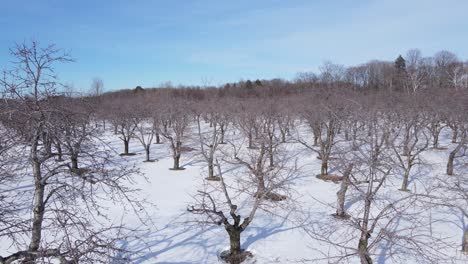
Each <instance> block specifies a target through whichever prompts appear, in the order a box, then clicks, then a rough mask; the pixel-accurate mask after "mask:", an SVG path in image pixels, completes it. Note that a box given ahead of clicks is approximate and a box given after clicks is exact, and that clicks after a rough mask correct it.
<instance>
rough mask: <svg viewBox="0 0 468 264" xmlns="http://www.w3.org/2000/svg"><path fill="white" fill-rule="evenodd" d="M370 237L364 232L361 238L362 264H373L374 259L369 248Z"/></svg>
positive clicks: (360, 252) (359, 248)
mask: <svg viewBox="0 0 468 264" xmlns="http://www.w3.org/2000/svg"><path fill="white" fill-rule="evenodd" d="M367 244H368V238H367V235H366V234H363V236H362V237H361V239H359V245H358V251H359V258H360V259H361V264H372V259H371V257H370V255H369V249H368V248H367Z"/></svg>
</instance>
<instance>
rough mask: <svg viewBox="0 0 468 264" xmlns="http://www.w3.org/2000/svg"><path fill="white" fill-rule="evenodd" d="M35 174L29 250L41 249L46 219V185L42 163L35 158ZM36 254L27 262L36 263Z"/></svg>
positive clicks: (33, 163) (27, 259)
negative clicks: (43, 225) (43, 226)
mask: <svg viewBox="0 0 468 264" xmlns="http://www.w3.org/2000/svg"><path fill="white" fill-rule="evenodd" d="M33 155H34V154H33ZM32 165H33V175H34V188H35V189H34V204H33V220H32V229H31V242H30V244H29V251H32V252H35V251H37V250H38V249H39V246H40V243H41V237H42V222H43V219H44V211H45V204H44V191H45V185H44V184H43V182H42V174H41V164H40V163H39V162H38V161H37V160H35V159H33V162H32ZM35 259H36V257H35V256H34V255H31V256H29V257H28V258H26V260H25V261H26V263H35Z"/></svg>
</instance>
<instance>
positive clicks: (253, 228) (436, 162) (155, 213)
mask: <svg viewBox="0 0 468 264" xmlns="http://www.w3.org/2000/svg"><path fill="white" fill-rule="evenodd" d="M449 142H450V140H449V135H448V134H447V135H445V134H444V135H442V136H441V145H442V146H447V147H448V149H447V150H428V151H426V152H424V153H423V155H422V157H423V160H424V163H425V164H424V165H422V166H419V167H418V168H416V169H414V170H413V173H412V176H411V184H410V189H413V190H414V188H415V186H418V185H423V184H427V183H430V182H431V181H433V179H434V177H442V178H443V177H448V176H447V175H445V165H446V159H447V156H448V151H449V150H450V149H451V148H452V145H451V143H449ZM166 143H167V142H166ZM189 144H191V146H192V147H194V148H195V149H199V148H198V145H197V143H196V142H195V140H193V141H192V142H191V143H189ZM286 144H287V145H288V149H289V150H288V151H290V155H294V156H295V157H297V158H298V161H299V167H300V170H299V171H298V172H297V173H298V174H300V175H298V177H297V179H296V181H295V182H294V186H293V189H294V192H293V196H294V199H291V200H294V203H292V202H285V203H287V204H286V206H282V207H281V208H277V209H275V210H273V212H271V211H270V212H264V211H259V212H258V214H257V215H256V217H255V219H254V221H253V222H252V224H251V225H250V226H249V227H248V228H247V230H246V231H245V232H243V233H242V238H241V242H242V245H243V248H245V249H247V250H249V251H251V252H252V253H253V254H254V258H253V259H252V260H250V262H252V263H302V262H309V263H328V260H319V259H321V258H324V257H326V255H330V256H334V255H337V254H338V253H337V252H333V250H334V249H333V247H331V246H330V245H327V244H326V243H323V242H319V241H317V240H315V239H314V238H313V237H311V236H310V235H308V233H307V232H305V230H307V229H308V228H309V227H310V226H313V225H314V223H315V224H316V223H322V224H323V223H326V222H329V223H330V226H336V225H342V224H343V222H342V220H336V219H335V218H333V217H332V216H330V214H331V213H333V212H334V209H333V207H332V206H333V205H334V203H335V201H336V192H337V190H338V188H339V184H334V183H331V182H324V181H322V180H319V179H317V178H316V177H315V175H316V174H317V173H318V172H319V171H320V160H318V159H317V158H316V154H314V153H312V152H311V151H309V150H306V149H305V148H304V147H302V146H301V145H299V144H297V143H286ZM113 145H114V146H115V147H116V148H117V149H120V148H122V146H121V142H120V141H118V139H116V138H114V139H113ZM131 151H133V152H136V153H138V155H136V156H132V157H126V159H127V160H130V161H131V162H136V164H137V165H138V166H139V168H141V170H142V172H144V174H145V175H146V176H147V179H148V181H145V180H143V179H135V180H136V182H137V186H138V187H139V188H141V195H142V196H144V197H146V199H148V201H150V202H151V203H153V204H155V206H154V207H151V208H147V211H148V212H149V213H150V215H151V221H152V223H151V224H150V221H148V226H146V227H143V226H141V224H140V222H138V221H137V219H136V218H135V217H132V216H127V218H126V221H127V224H130V225H133V226H132V227H141V228H143V229H145V230H146V231H145V232H142V233H141V234H138V237H136V238H134V239H131V240H129V241H123V242H122V247H123V248H125V249H127V250H129V251H132V252H135V253H133V254H130V255H129V256H126V257H128V258H129V259H130V260H131V262H132V263H218V262H220V260H219V258H218V256H219V253H220V252H221V251H223V250H226V249H228V247H229V240H228V236H227V233H226V231H225V230H224V228H223V227H222V226H201V225H199V224H197V223H194V222H193V220H194V219H195V216H193V215H191V214H189V213H187V211H186V208H187V206H188V205H189V204H190V203H191V202H193V195H194V194H196V192H197V190H200V189H201V188H202V185H203V178H204V177H205V176H206V168H205V164H206V163H205V162H204V160H203V159H202V157H201V156H199V155H197V151H196V150H195V151H192V152H187V153H184V154H183V155H182V163H181V165H182V166H183V167H184V168H186V169H185V170H182V171H172V170H169V168H170V167H171V166H172V157H171V152H170V149H169V146H168V144H160V145H153V146H152V152H151V153H152V157H153V158H155V159H158V161H157V162H154V163H143V162H141V161H142V160H144V151H143V148H142V147H141V145H140V144H139V142H137V141H136V140H133V141H132V142H131ZM458 166H459V168H460V166H461V165H460V164H458ZM331 169H332V172H333V162H332V163H331ZM400 184H401V182H400V180H399V179H395V180H394V181H389V183H388V184H386V186H385V187H384V188H385V190H384V192H388V193H390V194H391V193H396V195H400V193H401V192H399V191H398V190H397V189H398V188H399V186H400ZM350 196H351V197H350V198H348V199H349V201H348V202H347V207H348V208H349V210H351V208H352V207H353V206H355V205H356V204H358V203H357V201H356V200H353V199H352V195H350ZM330 205H331V206H330ZM426 209H427V208H426ZM113 210H114V213H115V214H116V215H120V214H119V206H118V205H115V208H114V209H113ZM430 211H431V217H432V218H433V219H438V220H436V221H434V223H433V224H432V226H431V227H430V228H431V232H433V235H434V236H439V235H440V236H444V237H447V238H448V242H449V243H450V244H452V246H453V248H447V249H445V250H447V251H446V252H444V253H446V254H447V255H448V256H450V257H453V259H452V260H450V262H452V261H453V263H455V262H456V263H468V258H466V257H464V256H462V255H461V254H460V252H458V251H457V250H459V249H460V245H461V235H462V230H463V228H464V226H465V225H466V224H467V223H466V222H467V219H464V218H463V217H462V216H460V214H457V213H456V212H453V211H450V210H447V209H440V208H433V209H431V210H430ZM425 228H426V227H425ZM427 228H429V227H427ZM438 232H440V233H438ZM353 234H354V235H355V234H356V233H352V232H348V233H347V235H351V236H352V235H353ZM352 243H354V244H350V246H351V247H355V246H357V238H356V239H354V240H353V242H352ZM379 250H380V252H377V256H376V257H374V258H375V259H376V260H378V263H381V264H383V263H395V262H399V263H413V262H414V261H415V260H417V259H418V257H417V256H416V257H415V258H413V259H410V258H407V259H405V258H403V259H399V260H398V258H395V261H394V262H392V261H390V258H389V256H388V255H387V254H388V249H387V248H385V246H382V247H380V249H379ZM319 252H320V253H319ZM323 254H325V255H323ZM455 257H456V258H457V259H458V260H455ZM350 261H351V263H355V262H356V263H357V262H358V259H357V258H354V259H351V260H350ZM405 261H407V262H405ZM346 263H348V262H346ZM414 263H416V262H414Z"/></svg>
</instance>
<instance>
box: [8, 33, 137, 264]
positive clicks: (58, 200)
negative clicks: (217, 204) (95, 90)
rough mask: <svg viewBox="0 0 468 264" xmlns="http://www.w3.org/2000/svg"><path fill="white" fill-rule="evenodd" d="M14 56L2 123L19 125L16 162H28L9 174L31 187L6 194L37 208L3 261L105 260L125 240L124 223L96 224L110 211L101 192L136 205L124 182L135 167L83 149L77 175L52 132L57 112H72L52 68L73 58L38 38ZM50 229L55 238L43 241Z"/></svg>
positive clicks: (10, 126) (104, 153)
mask: <svg viewBox="0 0 468 264" xmlns="http://www.w3.org/2000/svg"><path fill="white" fill-rule="evenodd" d="M12 56H13V58H14V59H16V64H15V66H16V67H15V68H14V69H13V71H11V72H9V73H8V74H5V75H4V77H5V78H4V79H2V81H1V83H2V86H3V88H4V90H3V92H4V93H3V95H4V99H5V101H6V102H7V105H6V108H7V109H8V112H9V113H8V116H6V117H5V118H2V123H3V125H4V126H5V127H7V129H8V130H10V131H14V135H13V137H12V139H14V140H15V144H18V146H19V147H20V148H18V149H19V151H21V156H19V157H26V158H19V159H16V162H17V164H18V166H21V167H23V168H25V167H27V165H28V164H29V168H28V169H27V170H26V171H25V170H21V171H19V172H16V171H14V170H11V171H10V172H11V173H14V176H15V179H16V180H17V181H19V180H22V179H24V180H29V181H31V182H32V183H33V185H32V188H31V189H28V190H25V191H24V192H26V193H27V195H25V194H24V193H18V192H15V191H10V192H8V193H7V195H11V196H12V197H15V198H16V199H18V201H21V202H22V204H21V205H22V208H28V206H25V205H26V204H28V205H29V204H31V206H32V208H31V209H30V210H31V212H30V214H29V213H26V214H23V216H24V215H28V218H27V219H26V220H25V222H26V223H27V225H25V226H26V227H25V228H24V229H20V230H17V231H16V232H15V233H10V234H11V237H10V239H12V240H13V241H14V242H15V243H16V244H15V245H16V249H17V251H16V252H14V253H12V254H10V255H8V256H1V257H0V262H1V263H13V262H16V261H21V262H23V263H36V262H51V261H55V262H60V263H79V262H82V261H84V262H93V263H107V262H108V261H109V259H112V257H113V256H114V254H115V253H116V252H117V251H119V250H118V248H117V247H116V246H115V242H116V241H117V240H118V239H120V238H122V235H119V230H121V231H122V229H121V228H120V226H117V225H116V226H110V227H102V226H100V224H96V220H98V219H100V218H101V219H102V217H103V216H105V209H104V207H102V205H100V204H99V202H98V201H99V199H100V197H99V195H97V193H99V192H101V191H106V192H107V193H109V194H112V195H111V197H112V198H111V199H116V200H121V201H122V202H124V201H128V202H129V204H131V206H138V203H135V202H136V200H133V198H132V195H131V193H132V192H133V190H132V189H131V188H130V187H129V186H125V187H124V186H123V182H124V181H126V180H127V179H128V177H130V176H131V175H135V170H134V169H133V168H132V167H128V168H122V167H119V166H117V165H116V164H113V165H112V166H110V163H111V160H110V159H109V155H110V153H111V152H110V151H105V150H104V151H102V152H99V155H98V154H97V153H94V154H88V153H86V152H83V150H81V152H80V154H81V155H82V159H83V160H86V161H87V162H89V163H87V164H89V166H88V167H87V168H86V170H85V171H83V173H80V174H77V173H73V172H71V171H70V170H69V165H68V163H63V162H57V161H56V160H55V159H54V157H55V155H54V153H53V152H52V151H51V146H50V144H49V142H50V140H51V138H55V139H57V138H58V137H56V135H55V134H54V132H55V131H56V130H57V127H58V126H59V124H58V123H57V120H58V119H57V118H55V117H54V116H56V115H58V116H61V117H63V118H69V113H67V112H62V111H61V110H62V109H60V108H58V107H57V104H56V101H54V98H56V96H55V88H56V87H57V86H58V82H57V78H56V76H55V75H54V74H53V73H54V71H53V66H54V64H56V63H60V62H69V61H71V58H70V57H69V56H68V55H67V54H64V53H62V51H61V50H59V49H57V48H56V47H55V46H53V45H50V46H47V47H45V48H42V47H41V46H40V45H39V44H38V43H37V42H32V43H30V44H20V45H17V46H16V47H15V48H14V49H12ZM7 78H8V79H7ZM7 96H8V97H9V98H6V97H7ZM19 131H22V132H21V133H18V132H19ZM21 146H23V147H21ZM94 147H95V149H101V147H103V148H104V149H105V146H97V145H95V146H94ZM110 167H113V169H110ZM22 173H24V174H22ZM21 197H28V198H29V199H31V200H30V201H24V200H22V199H20V198H21ZM23 210H27V211H28V212H29V210H28V209H23ZM137 211H138V210H135V212H137ZM23 213H24V212H23ZM29 215H30V216H29ZM12 223H13V222H12ZM45 230H48V232H52V233H53V234H54V236H52V237H48V238H47V239H45V238H44V236H43V235H44V232H45Z"/></svg>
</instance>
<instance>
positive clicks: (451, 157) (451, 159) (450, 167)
mask: <svg viewBox="0 0 468 264" xmlns="http://www.w3.org/2000/svg"><path fill="white" fill-rule="evenodd" d="M462 147H463V140H462V141H461V142H460V143H459V144H458V145H457V147H456V148H455V149H454V150H452V152H450V154H449V157H448V161H447V175H453V162H454V161H455V156H456V155H457V153H458V151H460V149H461V148H462Z"/></svg>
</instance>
